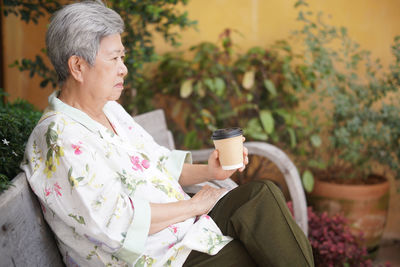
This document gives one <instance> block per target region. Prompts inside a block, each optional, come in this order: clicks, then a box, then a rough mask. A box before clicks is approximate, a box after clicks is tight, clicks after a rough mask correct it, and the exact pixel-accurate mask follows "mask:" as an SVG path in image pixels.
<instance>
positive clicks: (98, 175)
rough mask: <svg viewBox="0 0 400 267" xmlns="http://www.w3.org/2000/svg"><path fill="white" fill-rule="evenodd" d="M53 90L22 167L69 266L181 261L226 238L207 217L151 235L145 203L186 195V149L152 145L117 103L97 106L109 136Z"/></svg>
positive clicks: (219, 244) (174, 263)
mask: <svg viewBox="0 0 400 267" xmlns="http://www.w3.org/2000/svg"><path fill="white" fill-rule="evenodd" d="M57 94H58V92H55V93H53V94H52V95H51V96H50V97H49V107H48V108H47V109H46V110H45V112H44V114H43V117H42V118H41V120H40V121H39V123H38V125H37V126H36V127H35V129H34V130H33V132H32V134H31V136H30V138H29V141H28V143H27V146H26V152H25V159H24V161H23V163H22V164H21V167H22V168H23V170H24V171H25V173H26V176H27V179H28V182H29V184H30V186H31V188H32V190H33V191H34V193H35V194H36V195H37V197H38V198H39V201H40V204H41V206H42V210H43V214H44V217H45V219H46V221H47V222H48V224H49V225H50V227H51V229H52V231H53V232H54V234H55V236H56V238H57V241H58V242H57V243H58V246H59V249H60V251H61V253H62V255H63V258H64V262H65V264H66V265H67V266H181V265H182V264H183V263H184V261H185V260H186V258H187V256H188V255H189V253H190V251H191V250H197V251H201V252H205V253H208V254H211V255H214V254H216V253H217V252H218V251H219V250H220V249H221V248H222V247H224V246H225V245H226V244H227V243H228V242H229V241H231V240H232V239H231V238H230V237H227V236H223V235H222V233H221V231H220V230H219V228H218V226H217V225H216V224H215V222H214V221H213V220H212V219H211V218H210V217H209V216H207V215H206V214H205V215H202V216H199V217H193V218H190V219H187V220H186V221H183V222H180V223H176V224H173V225H170V226H168V227H167V228H165V229H164V230H162V231H160V232H158V233H155V234H153V235H149V228H150V219H151V209H150V205H149V203H169V202H174V201H179V200H184V199H189V198H190V197H189V196H188V195H187V194H186V193H185V192H184V191H183V190H182V187H181V186H180V185H179V183H178V179H179V176H180V173H181V170H182V167H183V164H184V163H185V162H190V161H191V156H190V153H189V152H184V151H178V150H173V151H171V150H168V149H167V148H165V147H162V146H160V145H158V144H157V143H156V142H155V141H154V140H153V138H152V137H151V136H150V135H149V134H148V133H147V132H146V131H145V130H144V129H143V128H142V127H141V126H139V125H138V124H137V123H135V121H134V120H133V118H132V117H131V116H130V115H129V114H128V113H126V111H125V110H124V109H123V108H122V107H121V106H120V105H119V104H118V103H117V102H114V101H110V102H108V103H107V104H106V105H105V106H104V108H103V110H104V113H105V114H106V116H107V118H108V120H109V121H110V123H111V125H112V126H113V128H114V129H115V132H116V133H117V134H115V133H114V132H112V131H110V130H109V129H107V128H106V127H104V126H103V125H101V124H99V123H97V122H96V121H94V120H92V119H91V118H90V117H89V116H88V115H87V114H86V113H84V112H82V111H80V110H78V109H75V108H73V107H71V106H69V105H67V104H65V103H63V102H62V101H61V100H59V99H58V98H57Z"/></svg>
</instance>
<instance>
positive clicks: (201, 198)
mask: <svg viewBox="0 0 400 267" xmlns="http://www.w3.org/2000/svg"><path fill="white" fill-rule="evenodd" d="M226 191H227V189H225V188H215V187H211V186H209V185H205V186H203V188H201V189H200V191H199V192H197V193H196V194H195V195H194V196H193V197H192V198H191V199H190V201H191V202H192V205H193V208H194V209H195V211H196V215H203V214H206V213H208V212H209V211H210V209H211V208H212V207H213V206H214V204H215V203H216V202H217V200H218V198H219V197H220V196H221V195H222V194H223V193H225V192H226Z"/></svg>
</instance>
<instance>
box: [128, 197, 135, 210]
mask: <svg viewBox="0 0 400 267" xmlns="http://www.w3.org/2000/svg"><path fill="white" fill-rule="evenodd" d="M129 201H130V202H131V207H132V210H135V206H133V202H132V199H131V198H129Z"/></svg>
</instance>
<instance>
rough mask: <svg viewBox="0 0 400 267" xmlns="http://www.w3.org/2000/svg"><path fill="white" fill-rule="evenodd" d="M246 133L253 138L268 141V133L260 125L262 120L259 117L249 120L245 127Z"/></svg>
mask: <svg viewBox="0 0 400 267" xmlns="http://www.w3.org/2000/svg"><path fill="white" fill-rule="evenodd" d="M244 133H245V135H249V136H250V137H251V138H254V139H256V140H261V141H267V140H268V135H267V134H266V133H265V131H263V128H262V127H261V125H260V121H259V120H258V119H257V118H252V119H251V120H249V121H248V122H247V126H246V127H245V128H244Z"/></svg>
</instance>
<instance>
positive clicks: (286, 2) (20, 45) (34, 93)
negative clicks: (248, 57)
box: [3, 0, 400, 109]
mask: <svg viewBox="0 0 400 267" xmlns="http://www.w3.org/2000/svg"><path fill="white" fill-rule="evenodd" d="M295 2H296V0H190V1H189V5H187V6H186V7H184V9H185V10H187V11H188V13H189V16H190V18H192V19H195V20H197V21H198V31H195V30H193V29H190V30H187V31H186V32H184V33H183V34H182V37H183V38H182V44H183V45H182V47H181V48H180V49H185V48H188V47H190V46H191V45H194V44H197V43H199V42H200V41H211V42H215V41H217V39H218V35H219V34H220V33H221V32H222V31H223V30H224V29H225V28H231V29H235V30H237V31H239V32H240V33H241V34H242V35H243V36H239V35H234V36H233V37H234V42H235V43H236V44H237V45H238V46H239V47H240V48H241V50H242V51H245V50H246V49H248V48H249V47H252V46H255V45H258V46H262V47H263V46H264V47H265V46H268V45H270V44H271V43H273V42H274V41H275V40H277V39H282V38H285V37H287V36H288V35H289V34H290V31H291V30H293V29H295V28H296V21H295V18H296V16H297V11H295V10H294V8H293V5H294V3H295ZM309 2H310V4H311V6H312V7H313V8H314V9H315V10H317V11H319V10H321V11H323V12H324V13H326V14H331V15H332V19H331V21H330V22H331V23H332V24H334V25H344V26H346V27H347V28H348V29H349V33H350V35H351V36H353V38H354V39H355V40H356V41H358V42H359V43H360V44H361V46H362V47H363V48H366V49H369V50H371V51H372V53H373V56H375V57H379V58H381V60H382V62H383V63H384V64H387V63H388V62H390V59H391V57H390V50H389V46H390V44H391V43H392V40H393V37H394V36H395V35H396V34H400V20H399V19H398V13H399V11H400V1H398V0H382V1H379V2H378V1H376V0H353V1H345V0H324V1H322V0H310V1H309ZM3 22H4V23H3V34H4V41H3V42H4V50H5V56H4V61H5V62H4V68H5V78H4V80H5V83H4V84H5V88H6V90H7V91H8V92H9V93H10V95H11V99H15V98H16V97H21V98H26V99H28V100H29V101H31V102H32V103H34V104H35V105H36V106H37V107H39V108H40V109H43V108H44V107H45V106H46V104H47V96H48V95H49V94H50V92H51V91H52V89H51V88H50V87H48V88H46V89H41V88H39V79H33V80H31V79H29V77H28V74H27V73H21V72H19V71H18V70H17V69H16V68H8V67H7V66H8V65H9V64H10V63H12V62H13V61H14V60H15V59H20V58H33V56H34V55H35V54H36V53H37V51H39V49H40V48H43V47H44V35H45V30H46V23H47V22H46V20H45V19H42V20H41V23H40V24H39V25H38V26H36V25H34V24H30V25H26V23H24V22H21V21H20V20H19V19H16V18H15V17H14V16H12V15H11V16H9V17H7V18H5V19H3ZM155 43H156V50H157V52H159V53H162V52H165V51H168V50H171V47H169V46H168V45H165V43H164V42H163V41H162V39H161V38H157V39H156V42H155Z"/></svg>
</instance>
